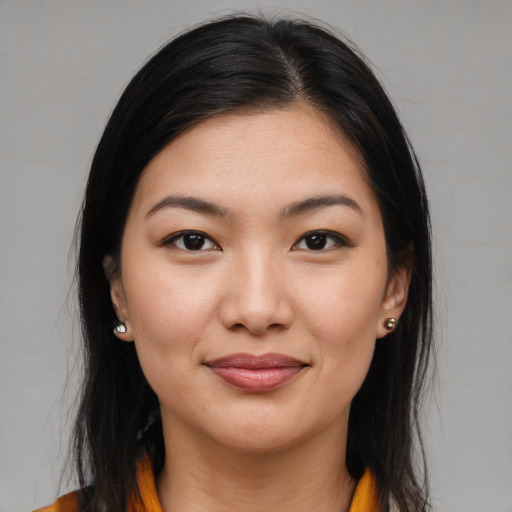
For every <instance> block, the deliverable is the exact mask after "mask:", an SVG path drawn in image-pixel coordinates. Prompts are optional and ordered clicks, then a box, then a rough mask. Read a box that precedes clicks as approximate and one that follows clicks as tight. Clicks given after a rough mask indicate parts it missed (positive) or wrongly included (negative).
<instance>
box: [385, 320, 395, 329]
mask: <svg viewBox="0 0 512 512" xmlns="http://www.w3.org/2000/svg"><path fill="white" fill-rule="evenodd" d="M395 325H396V318H386V319H385V320H384V327H385V328H386V329H387V330H388V331H392V330H393V329H394V328H395Z"/></svg>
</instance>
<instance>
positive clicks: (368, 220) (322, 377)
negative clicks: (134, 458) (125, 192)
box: [111, 106, 408, 451]
mask: <svg viewBox="0 0 512 512" xmlns="http://www.w3.org/2000/svg"><path fill="white" fill-rule="evenodd" d="M354 156H355V154H354V151H353V150H352V148H351V146H350V145H349V144H348V143H347V142H346V140H345V139H344V138H343V137H342V136H341V135H340V134H339V133H338V132H337V131H336V130H335V129H334V128H333V127H332V125H331V124H330V123H329V122H328V120H327V119H326V118H325V117H324V116H322V115H321V114H319V113H317V112H315V111H314V110H312V109H311V108H309V107H307V106H300V107H299V106H298V107H296V108H294V109H289V110H276V111H269V112H266V113H254V114H230V115H222V116H217V117H214V118H211V119H209V120H207V121H204V122H202V123H201V124H199V125H198V126H196V127H194V128H192V129H190V130H189V131H187V132H185V133H184V134H182V135H181V136H180V137H179V138H178V139H176V140H175V141H174V142H172V143H171V144H170V145H169V146H167V147H166V148H165V149H163V150H162V151H161V152H160V153H159V154H158V155H157V156H156V157H155V158H153V160H152V161H151V162H150V163H149V165H148V166H147V168H146V169H145V170H144V172H143V173H142V176H141V179H140V182H139V184H138V186H137V189H136V192H135V195H134V198H133V203H132V205H131V209H130V212H129V215H128V219H127V222H126V227H125V231H124V235H123V241H122V250H121V270H120V272H119V273H118V274H117V276H116V277H114V278H112V279H111V284H112V298H113V302H114V306H115V309H116V312H117V314H118V317H119V319H120V320H122V321H124V322H125V323H126V325H127V332H126V333H124V334H118V336H119V337H120V338H121V339H123V340H125V341H132V340H134V342H135V345H136V349H137V353H138V356H139V359H140V363H141V366H142V369H143V371H144V373H145V375H146V377H147V380H148V381H149V383H150V385H151V387H152V388H153V390H154V391H155V393H156V394H157V396H158V398H159V400H160V405H161V411H162V419H163V423H164V428H165V429H171V430H172V429H173V428H174V427H176V429H177V431H179V430H180V429H181V431H183V429H186V430H188V431H189V432H194V435H199V436H201V437H202V438H204V439H210V440H214V441H215V442H216V443H220V444H221V445H223V446H227V447H230V448H233V449H242V450H256V451H258V450H259V451H269V450H270V451H272V450H277V449H282V448H284V447H287V446H291V445H293V444H294V443H300V442H301V441H305V440H307V439H309V438H312V437H314V436H316V435H320V434H321V433H325V432H332V433H333V435H335V436H336V437H337V438H338V439H340V437H339V436H340V435H346V428H347V422H348V414H349V408H350V403H351V400H352V398H353V397H354V395H355V394H356V392H357V390H358V389H359V387H360V386H361V384H362V382H363V380H364V378H365V376H366V373H367V371H368V368H369V365H370V362H371V359H372V355H373V351H374V345H375V343H376V338H381V337H384V336H385V334H386V332H387V331H386V330H385V328H384V326H383V322H384V319H385V318H386V317H399V315H400V313H401V311H402V309H403V307H404V305H405V300H406V295H407V286H408V276H407V273H406V272H405V271H403V272H398V273H396V274H393V276H389V275H388V267H387V260H386V246H385V239H384V232H383V225H382V219H381V214H380V211H379V207H378V205H377V200H376V197H375V194H374V193H373V191H372V190H371V188H370V187H369V186H368V184H367V180H366V176H365V171H364V170H363V169H362V168H361V166H360V165H359V164H358V163H357V161H356V159H355V158H354ZM381 343H385V341H381Z"/></svg>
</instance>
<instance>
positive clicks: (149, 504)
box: [129, 457, 381, 512]
mask: <svg viewBox="0 0 512 512" xmlns="http://www.w3.org/2000/svg"><path fill="white" fill-rule="evenodd" d="M137 483H138V485H139V489H140V494H141V497H142V504H139V505H138V506H137V505H136V501H134V500H132V502H131V503H130V507H129V512H162V508H161V507H160V502H159V501H158V495H157V492H156V486H155V476H154V474H153V467H152V465H151V461H150V460H149V458H147V457H146V458H144V459H142V460H141V461H140V462H139V464H138V466H137ZM141 506H142V508H141ZM380 510H381V508H380V500H379V494H378V491H377V484H376V482H375V477H374V476H373V475H372V473H371V472H370V471H369V470H368V469H367V470H366V471H365V472H364V474H363V476H362V477H361V479H360V480H359V482H357V486H356V490H355V492H354V497H353V498H352V504H351V505H350V510H349V512H379V511H380Z"/></svg>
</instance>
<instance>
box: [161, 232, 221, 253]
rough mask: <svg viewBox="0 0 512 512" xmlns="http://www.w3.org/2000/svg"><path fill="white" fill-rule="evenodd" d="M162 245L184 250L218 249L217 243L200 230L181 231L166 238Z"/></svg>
mask: <svg viewBox="0 0 512 512" xmlns="http://www.w3.org/2000/svg"><path fill="white" fill-rule="evenodd" d="M163 245H173V246H174V247H177V248H178V249H183V250H185V251H208V250H212V249H218V245H217V244H216V243H215V242H214V241H213V240H212V239H211V238H210V237H209V236H208V235H206V234H205V233H202V232H201V231H182V232H181V233H177V234H175V235H173V236H172V237H171V238H169V239H167V240H166V241H165V242H164V244H163Z"/></svg>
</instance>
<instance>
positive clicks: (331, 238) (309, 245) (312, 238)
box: [292, 231, 349, 251]
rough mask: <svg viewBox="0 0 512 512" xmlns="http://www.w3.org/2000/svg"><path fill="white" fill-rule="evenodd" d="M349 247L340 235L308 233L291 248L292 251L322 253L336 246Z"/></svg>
mask: <svg viewBox="0 0 512 512" xmlns="http://www.w3.org/2000/svg"><path fill="white" fill-rule="evenodd" d="M347 245H349V244H348V242H347V240H345V238H343V237H342V236H341V235H338V234H336V233H332V232H330V231H310V232H309V233H306V234H305V235H303V236H302V237H301V238H299V240H298V241H297V242H296V243H295V245H294V246H293V248H292V249H293V250H306V251H323V250H326V249H331V248H332V247H336V246H347Z"/></svg>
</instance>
